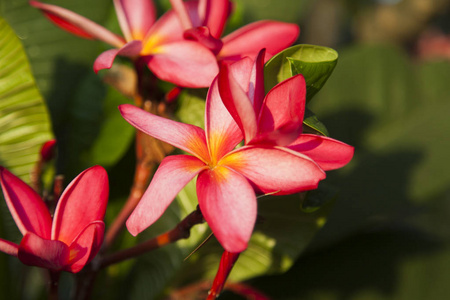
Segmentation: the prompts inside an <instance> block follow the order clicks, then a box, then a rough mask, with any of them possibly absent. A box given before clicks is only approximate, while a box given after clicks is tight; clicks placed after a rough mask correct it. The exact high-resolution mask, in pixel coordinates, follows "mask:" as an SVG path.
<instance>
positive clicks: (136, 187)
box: [103, 100, 173, 251]
mask: <svg viewBox="0 0 450 300" xmlns="http://www.w3.org/2000/svg"><path fill="white" fill-rule="evenodd" d="M143 107H144V110H146V111H148V112H151V113H154V114H158V115H162V116H164V114H165V112H164V108H163V107H161V105H158V103H153V102H151V101H149V100H147V101H145V102H144V103H143ZM172 150H173V147H172V146H171V145H169V144H166V143H163V142H161V141H159V140H157V139H155V138H153V137H151V136H149V135H146V134H144V133H142V132H141V131H137V132H136V160H137V161H136V169H135V173H134V179H133V185H132V186H131V190H130V195H129V196H128V199H127V201H126V202H125V205H124V206H123V207H122V210H121V211H120V212H119V214H118V215H117V217H116V218H115V219H114V221H113V223H112V224H111V225H110V226H109V228H108V231H107V232H106V234H105V242H104V245H103V251H105V250H106V249H108V248H109V247H110V246H111V245H112V244H113V242H114V240H115V239H116V238H117V236H118V235H119V233H120V232H121V230H122V228H123V227H124V225H125V222H126V220H127V219H128V217H129V216H130V215H131V213H132V212H133V210H134V209H135V208H136V206H137V205H138V203H139V201H140V200H141V198H142V195H144V193H145V190H146V189H147V186H148V183H149V182H150V179H151V177H152V175H153V172H154V170H155V167H156V166H157V165H158V164H159V163H160V162H161V161H162V160H163V159H164V157H166V155H167V154H168V153H170V152H171V151H172Z"/></svg>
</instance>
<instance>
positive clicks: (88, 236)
mask: <svg viewBox="0 0 450 300" xmlns="http://www.w3.org/2000/svg"><path fill="white" fill-rule="evenodd" d="M104 232H105V224H104V223H103V222H102V221H95V222H92V223H90V224H89V225H88V226H86V228H84V229H83V230H82V231H81V232H80V234H79V235H78V236H77V237H76V238H75V240H74V241H73V242H72V244H71V245H70V246H69V250H70V257H69V261H68V263H69V264H68V265H67V266H66V267H65V268H64V270H66V271H69V272H72V273H77V272H79V271H81V269H83V267H84V266H85V265H86V264H87V263H89V262H90V261H91V260H92V259H93V258H94V257H95V255H97V253H98V251H99V250H100V247H101V246H102V242H103V234H104Z"/></svg>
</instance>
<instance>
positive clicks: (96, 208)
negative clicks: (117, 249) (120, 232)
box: [0, 166, 108, 273]
mask: <svg viewBox="0 0 450 300" xmlns="http://www.w3.org/2000/svg"><path fill="white" fill-rule="evenodd" d="M0 182H1V186H2V189H3V194H4V196H5V200H6V204H7V205H8V208H9V211H10V212H11V215H12V217H13V219H14V221H15V222H16V225H17V227H18V228H19V230H20V232H21V233H22V235H23V238H22V240H21V242H20V244H19V245H17V244H15V243H13V242H10V241H6V240H3V239H0V251H2V252H5V253H7V254H9V255H13V256H16V257H18V258H19V260H20V261H21V262H22V263H24V264H26V265H30V266H38V267H42V268H46V269H49V270H52V271H63V270H64V271H68V272H72V273H76V272H79V271H80V270H81V269H82V268H83V267H84V266H85V265H86V264H87V263H88V262H90V261H91V260H92V259H93V258H94V256H95V255H96V254H97V253H98V251H99V249H100V246H101V245H102V242H103V233H104V229H105V224H104V223H103V217H104V215H105V210H106V204H107V201H108V176H107V174H106V171H105V170H104V169H103V168H102V167H100V166H95V167H92V168H90V169H87V170H85V171H84V172H82V173H81V174H80V175H78V176H77V177H76V178H75V179H74V180H73V181H72V182H71V183H70V184H69V186H68V187H67V188H66V189H65V191H64V192H63V194H62V195H61V198H60V200H59V202H58V204H57V207H56V210H55V214H54V217H53V219H52V217H51V215H50V213H49V211H48V209H47V206H46V205H45V203H44V201H42V199H41V198H40V197H39V195H38V194H37V193H36V192H35V191H34V190H33V189H32V188H31V187H29V186H28V185H27V184H26V183H25V182H23V181H22V180H21V179H19V178H18V177H16V176H14V175H13V174H12V173H11V172H9V171H8V170H6V169H5V168H3V167H0Z"/></svg>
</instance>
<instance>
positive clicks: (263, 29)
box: [219, 21, 300, 60]
mask: <svg viewBox="0 0 450 300" xmlns="http://www.w3.org/2000/svg"><path fill="white" fill-rule="evenodd" d="M299 33H300V29H299V27H298V26H297V25H295V24H290V23H283V22H277V21H258V22H254V23H251V24H248V25H246V26H244V27H242V28H240V29H238V30H236V31H234V32H232V33H231V34H229V35H227V36H226V37H224V38H223V39H222V41H223V43H224V45H223V48H222V51H220V53H219V57H220V58H221V59H224V60H238V59H240V58H242V57H244V56H249V57H251V58H252V59H254V58H255V57H256V55H257V54H258V52H259V51H260V50H261V49H263V48H265V49H266V50H267V53H266V59H268V58H270V57H271V56H272V55H274V54H276V53H278V52H280V51H281V50H283V49H285V48H286V47H288V46H290V45H291V44H292V43H294V42H295V40H296V39H297V37H298V35H299Z"/></svg>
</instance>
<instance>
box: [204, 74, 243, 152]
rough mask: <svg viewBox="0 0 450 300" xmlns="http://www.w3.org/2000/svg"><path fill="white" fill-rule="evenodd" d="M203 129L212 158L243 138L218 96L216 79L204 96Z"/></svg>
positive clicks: (226, 150) (229, 148)
mask: <svg viewBox="0 0 450 300" xmlns="http://www.w3.org/2000/svg"><path fill="white" fill-rule="evenodd" d="M205 131H206V136H207V142H208V148H209V152H210V154H211V158H212V159H213V160H215V159H220V158H221V157H222V156H224V155H225V154H226V153H228V152H230V151H231V150H233V149H234V147H236V145H237V144H239V143H240V142H241V141H242V139H243V138H244V137H243V135H242V132H241V130H240V129H239V127H238V126H237V124H236V122H235V121H234V120H233V117H231V115H230V113H229V112H228V110H227V109H226V107H225V106H224V104H223V102H222V99H221V98H220V94H219V87H218V84H217V79H215V80H214V81H213V83H212V85H211V87H210V89H209V91H208V96H207V97H206V108H205Z"/></svg>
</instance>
